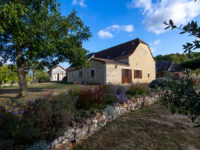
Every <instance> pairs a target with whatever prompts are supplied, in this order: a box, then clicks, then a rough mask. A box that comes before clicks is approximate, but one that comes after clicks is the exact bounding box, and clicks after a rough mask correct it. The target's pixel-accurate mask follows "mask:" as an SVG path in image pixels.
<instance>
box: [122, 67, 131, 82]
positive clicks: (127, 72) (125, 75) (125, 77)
mask: <svg viewBox="0 0 200 150" xmlns="http://www.w3.org/2000/svg"><path fill="white" fill-rule="evenodd" d="M122 83H123V84H124V83H132V70H131V69H122Z"/></svg>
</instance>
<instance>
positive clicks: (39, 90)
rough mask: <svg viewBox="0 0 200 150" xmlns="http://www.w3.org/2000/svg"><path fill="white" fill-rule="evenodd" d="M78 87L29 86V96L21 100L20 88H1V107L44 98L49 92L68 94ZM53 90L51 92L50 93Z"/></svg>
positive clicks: (62, 83)
mask: <svg viewBox="0 0 200 150" xmlns="http://www.w3.org/2000/svg"><path fill="white" fill-rule="evenodd" d="M76 86H78V85H74V84H67V83H64V82H47V83H38V84H28V96H27V97H25V98H21V99H16V96H17V94H18V86H13V87H1V88H0V105H7V104H8V103H10V102H13V101H14V102H16V101H19V102H23V101H26V100H27V99H35V98H38V97H41V96H43V95H44V94H47V93H49V92H52V90H53V95H57V94H59V93H62V92H67V91H68V90H69V89H71V88H73V87H76ZM50 90H51V91H50Z"/></svg>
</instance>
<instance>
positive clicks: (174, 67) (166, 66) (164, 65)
mask: <svg viewBox="0 0 200 150" xmlns="http://www.w3.org/2000/svg"><path fill="white" fill-rule="evenodd" d="M156 70H168V71H171V72H180V71H183V70H184V69H183V68H181V67H180V66H179V65H178V64H174V62H173V61H171V60H158V61H156Z"/></svg>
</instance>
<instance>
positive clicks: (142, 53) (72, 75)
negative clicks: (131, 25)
mask: <svg viewBox="0 0 200 150" xmlns="http://www.w3.org/2000/svg"><path fill="white" fill-rule="evenodd" d="M116 61H119V62H126V63H128V64H129V65H123V64H113V63H104V62H99V61H95V60H90V62H91V67H90V68H84V69H81V70H75V71H69V72H68V82H71V83H73V82H78V81H79V82H86V83H94V84H95V83H98V84H109V83H111V84H122V69H131V70H132V83H150V82H151V81H152V80H154V79H155V78H156V69H155V61H154V58H153V56H152V54H151V51H150V49H149V47H148V45H146V44H142V43H140V44H139V45H138V47H137V48H136V50H135V51H134V52H133V54H132V55H130V56H129V57H127V58H123V59H122V58H121V59H119V60H117V59H116ZM91 70H94V77H91ZM134 70H141V71H142V78H134ZM80 71H82V76H79V72H80Z"/></svg>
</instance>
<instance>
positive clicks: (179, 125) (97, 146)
mask: <svg viewBox="0 0 200 150" xmlns="http://www.w3.org/2000/svg"><path fill="white" fill-rule="evenodd" d="M194 126H195V124H194V123H192V121H191V119H189V118H188V117H187V116H183V115H180V114H175V115H171V113H170V112H169V111H168V110H167V109H166V108H165V107H164V106H161V105H159V104H155V105H152V106H149V107H147V108H143V109H141V110H138V111H135V112H132V113H129V114H126V115H123V116H121V117H119V118H118V119H116V120H115V121H113V122H110V123H108V124H107V125H106V126H105V127H104V128H102V129H101V130H99V131H97V132H96V133H95V134H93V135H92V136H91V137H89V138H88V139H87V140H85V141H83V142H82V143H81V144H78V145H76V146H75V147H74V150H200V128H194Z"/></svg>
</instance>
